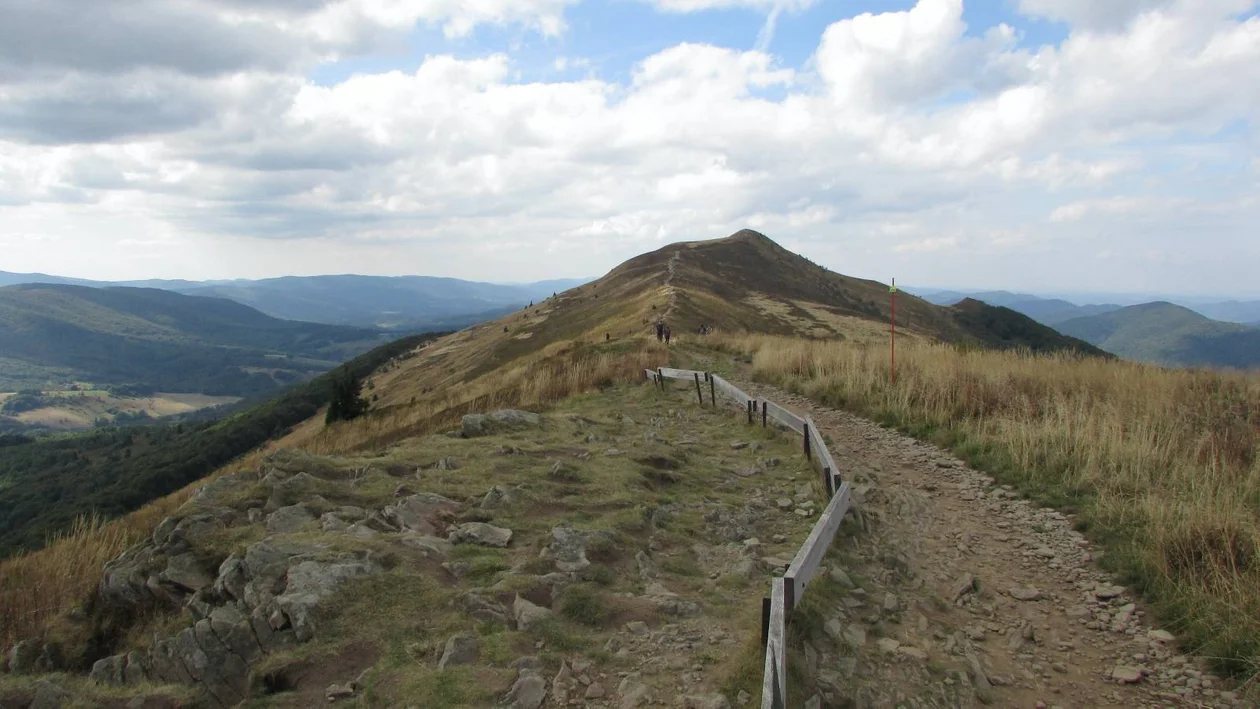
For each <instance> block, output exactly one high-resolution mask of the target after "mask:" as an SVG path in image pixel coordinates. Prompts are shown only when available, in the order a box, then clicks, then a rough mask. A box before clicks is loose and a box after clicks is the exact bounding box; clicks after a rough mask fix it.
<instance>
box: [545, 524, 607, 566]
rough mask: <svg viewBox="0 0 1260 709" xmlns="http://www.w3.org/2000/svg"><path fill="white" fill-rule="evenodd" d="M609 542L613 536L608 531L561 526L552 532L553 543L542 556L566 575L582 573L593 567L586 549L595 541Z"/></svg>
mask: <svg viewBox="0 0 1260 709" xmlns="http://www.w3.org/2000/svg"><path fill="white" fill-rule="evenodd" d="M597 538H598V539H601V540H604V541H609V540H611V539H612V535H611V534H610V533H608V532H606V531H602V530H599V531H584V530H580V529H573V528H572V527H565V526H559V527H554V528H553V529H552V530H551V543H550V544H548V545H547V546H546V547H544V548H543V550H542V552H541V554H540V556H541V557H542V558H544V559H552V560H554V561H555V564H556V569H557V570H558V571H563V572H566V573H572V572H575V571H581V570H582V569H585V568H586V567H588V566H590V565H591V562H590V560H589V559H588V558H587V557H586V548H587V546H588V545H589V544H590V542H591V541H592V540H593V539H597Z"/></svg>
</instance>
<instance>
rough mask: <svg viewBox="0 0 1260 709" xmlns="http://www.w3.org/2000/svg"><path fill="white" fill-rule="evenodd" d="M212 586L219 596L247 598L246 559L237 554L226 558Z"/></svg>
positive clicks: (220, 565) (239, 599)
mask: <svg viewBox="0 0 1260 709" xmlns="http://www.w3.org/2000/svg"><path fill="white" fill-rule="evenodd" d="M211 588H212V589H213V590H214V593H215V595H216V596H218V597H219V598H224V599H227V598H231V599H235V600H238V601H243V600H245V560H244V559H242V558H241V557H239V556H237V555H235V554H233V555H231V556H229V557H228V558H226V559H224V560H223V563H222V564H219V573H218V575H217V576H216V577H215V579H214V585H213V586H212V587H211Z"/></svg>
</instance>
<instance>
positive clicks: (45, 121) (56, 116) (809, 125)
mask: <svg viewBox="0 0 1260 709" xmlns="http://www.w3.org/2000/svg"><path fill="white" fill-rule="evenodd" d="M1258 13H1260V0H1106V2H1098V1H1096V0H986V1H983V2H982V1H980V0H967V1H966V2H964V0H918V1H917V2H915V1H914V0H906V1H900V0H606V1H605V2H595V1H593V0H409V1H407V0H129V1H128V2H92V3H85V2H83V1H82V0H41V1H40V2H38V3H34V2H30V1H29V0H0V17H3V18H4V22H3V23H0V270H6V271H40V272H45V273H52V274H57V275H64V276H75V277H81V278H93V279H101V280H124V279H141V278H187V279H218V278H263V277H270V276H279V275H312V274H325V273H364V274H379V275H402V274H418V275H442V276H453V277H457V278H467V279H472V280H483V281H512V282H520V281H530V280H539V279H545V278H561V277H581V276H597V275H601V274H603V273H604V272H606V271H607V270H609V269H610V268H612V267H614V266H616V265H617V264H618V263H620V262H621V261H624V260H625V259H627V258H630V257H633V256H635V255H637V254H639V253H642V252H645V251H649V250H653V249H656V248H660V247H661V246H664V245H666V244H668V243H672V242H675V241H692V240H700V239H711V238H719V237H722V236H726V235H728V234H730V233H733V232H735V231H738V230H739V229H742V228H746V227H747V228H753V229H757V230H759V231H761V232H763V233H765V234H766V235H767V236H769V237H771V238H772V239H775V240H776V241H778V242H779V243H781V244H782V245H784V246H785V247H787V248H789V249H791V250H793V251H795V252H798V253H801V254H803V255H805V256H807V257H809V258H810V259H812V260H813V261H815V262H817V263H820V264H822V265H824V266H827V267H828V268H831V269H833V270H835V271H839V272H841V273H845V274H849V275H854V276H860V277H866V278H876V279H879V280H881V281H885V282H887V281H888V280H889V279H890V278H893V277H895V278H897V280H898V282H899V283H904V284H922V285H940V286H951V287H958V288H977V289H978V288H1003V289H1009V290H1018V291H1023V292H1038V291H1058V292H1062V291H1074V290H1075V291H1095V292H1112V291H1133V292H1176V293H1186V294H1239V295H1260V278H1257V274H1260V150H1257V148H1258V147H1260V141H1258V140H1257V137H1258V133H1257V128H1258V125H1260V14H1258Z"/></svg>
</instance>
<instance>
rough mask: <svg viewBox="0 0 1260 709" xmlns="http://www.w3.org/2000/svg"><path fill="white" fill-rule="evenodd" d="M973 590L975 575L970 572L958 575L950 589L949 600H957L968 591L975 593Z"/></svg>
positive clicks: (974, 587) (974, 588)
mask: <svg viewBox="0 0 1260 709" xmlns="http://www.w3.org/2000/svg"><path fill="white" fill-rule="evenodd" d="M975 590H976V577H975V576H974V575H972V574H963V575H962V576H959V577H958V580H957V581H955V582H954V585H953V587H952V588H951V589H950V595H951V596H952V598H951V600H953V601H957V600H958V599H960V598H962V597H963V596H966V595H967V594H969V593H975Z"/></svg>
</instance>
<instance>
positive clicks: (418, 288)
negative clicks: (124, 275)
mask: <svg viewBox="0 0 1260 709" xmlns="http://www.w3.org/2000/svg"><path fill="white" fill-rule="evenodd" d="M586 280H587V279H575V278H569V279H557V280H549V281H538V282H535V283H521V284H511V285H504V284H496V283H480V282H476V281H465V280H460V279H457V278H436V277H430V276H358V275H338V276H285V277H282V278H267V279H262V280H248V279H236V280H218V281H187V280H168V279H151V280H141V281H89V280H84V279H79V278H65V277H62V276H50V275H48V274H44V273H9V272H6V271H0V287H2V286H8V285H19V284H34V283H42V284H60V285H78V286H90V287H93V288H106V287H117V286H122V287H129V288H160V289H162V290H168V291H175V292H177V293H183V294H185V295H198V296H207V297H212V298H227V299H229V300H234V301H236V302H238V303H241V304H243V305H248V306H250V307H251V308H255V309H257V310H258V311H260V312H262V313H263V314H266V315H270V316H272V317H275V318H280V319H283V320H302V321H305V322H317V323H326V324H331V325H353V326H357V327H374V328H386V329H393V330H399V331H408V332H419V331H429V332H432V331H442V330H455V329H459V328H462V327H467V326H468V325H472V324H474V323H478V322H481V321H483V320H489V319H492V318H496V317H499V316H501V315H504V314H506V313H508V312H511V311H513V310H516V309H517V308H520V307H522V306H524V305H526V304H527V303H529V302H531V301H535V300H541V299H543V298H546V297H548V296H550V295H551V294H552V293H554V292H558V291H562V290H566V289H568V288H571V287H573V286H576V285H579V284H581V283H585V282H586Z"/></svg>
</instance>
